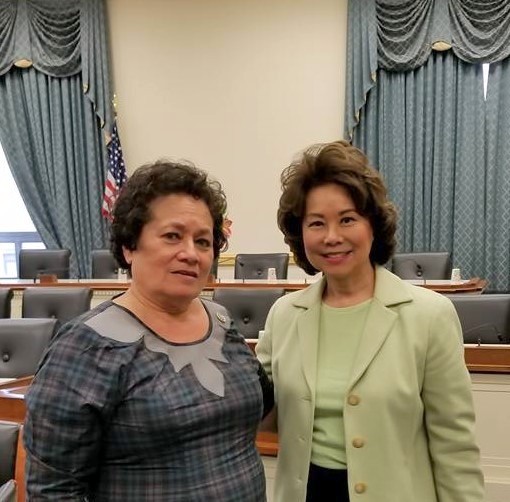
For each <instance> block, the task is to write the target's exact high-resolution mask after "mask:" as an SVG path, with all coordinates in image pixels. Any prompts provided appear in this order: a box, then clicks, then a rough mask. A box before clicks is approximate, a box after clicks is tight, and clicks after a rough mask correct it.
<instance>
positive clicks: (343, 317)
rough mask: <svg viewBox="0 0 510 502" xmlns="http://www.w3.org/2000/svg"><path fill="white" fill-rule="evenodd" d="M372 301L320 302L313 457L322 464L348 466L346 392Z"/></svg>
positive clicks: (312, 460)
mask: <svg viewBox="0 0 510 502" xmlns="http://www.w3.org/2000/svg"><path fill="white" fill-rule="evenodd" d="M371 302H372V300H371V299H370V300H367V301H365V302H363V303H360V304H359V305H355V306H353V307H343V308H335V307H329V306H328V305H325V304H324V303H323V304H322V306H321V313H320V326H319V347H318V353H317V357H318V364H317V387H316V393H315V418H314V424H313V438H312V457H311V462H312V463H313V464H315V465H319V466H321V467H326V468H329V469H346V468H347V464H346V455H345V432H344V418H343V415H344V401H345V394H346V390H347V382H348V380H349V376H350V373H351V367H352V362H353V360H354V357H355V356H356V352H357V349H358V344H359V340H360V337H361V334H362V332H363V328H364V326H365V321H366V318H367V313H368V310H369V308H370V304H371Z"/></svg>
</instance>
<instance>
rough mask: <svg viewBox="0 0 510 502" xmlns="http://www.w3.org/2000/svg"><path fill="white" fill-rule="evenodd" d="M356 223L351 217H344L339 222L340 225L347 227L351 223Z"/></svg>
mask: <svg viewBox="0 0 510 502" xmlns="http://www.w3.org/2000/svg"><path fill="white" fill-rule="evenodd" d="M355 221H356V219H355V218H353V217H352V216H344V217H343V218H342V219H341V220H340V223H341V224H342V225H349V224H351V223H354V222H355Z"/></svg>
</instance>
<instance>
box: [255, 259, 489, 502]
mask: <svg viewBox="0 0 510 502" xmlns="http://www.w3.org/2000/svg"><path fill="white" fill-rule="evenodd" d="M324 286H325V279H322V280H321V281H319V282H318V283H316V284H313V285H311V286H309V287H308V288H306V289H304V290H302V291H298V292H295V293H291V294H288V295H286V296H284V297H283V298H281V299H280V300H278V301H277V302H276V303H275V304H274V305H273V308H272V309H271V311H270V313H269V315H268V318H267V323H266V326H265V334H264V336H263V338H262V339H261V340H260V341H259V343H258V345H257V348H256V352H257V356H258V358H259V359H260V361H261V363H262V365H263V366H264V368H265V370H266V372H267V373H268V375H269V376H270V377H271V378H272V380H273V382H274V385H275V398H276V403H277V417H278V418H277V423H278V437H279V443H280V450H279V454H278V463H277V470H276V478H275V502H305V499H306V484H307V477H308V468H309V463H310V455H311V448H312V431H313V417H314V408H315V379H316V373H317V364H320V361H317V344H318V329H319V312H320V305H321V299H322V292H323V289H324ZM344 423H345V436H346V441H347V451H346V453H347V466H348V479H349V493H350V498H351V501H357V500H359V501H362V502H482V501H483V500H484V486H483V476H482V473H481V469H480V458H479V450H478V447H477V446H476V443H475V416H474V410H473V400H472V396H471V381H470V377H469V374H468V371H467V369H466V366H465V363H464V351H463V344H462V333H461V328H460V323H459V320H458V317H457V314H456V312H455V309H454V307H453V305H452V303H451V302H450V300H449V299H448V298H446V297H445V296H442V295H440V294H437V293H434V292H432V291H430V290H427V289H425V288H421V287H417V286H412V285H410V284H408V283H406V282H404V281H402V280H401V279H399V278H398V277H397V276H395V275H393V274H392V273H391V272H388V271H387V270H386V269H384V268H383V267H377V269H376V280H375V291H374V298H373V301H372V303H371V306H370V310H369V313H368V316H367V321H366V325H365V329H364V331H363V334H362V337H361V340H360V343H359V348H358V352H357V355H356V357H355V361H354V363H353V368H352V374H351V377H350V381H349V383H348V389H347V394H346V402H345V409H344Z"/></svg>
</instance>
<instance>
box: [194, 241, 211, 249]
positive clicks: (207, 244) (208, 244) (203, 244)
mask: <svg viewBox="0 0 510 502" xmlns="http://www.w3.org/2000/svg"><path fill="white" fill-rule="evenodd" d="M196 243H197V245H198V246H200V247H202V248H210V247H211V246H212V244H211V241H210V240H209V239H198V240H197V241H196Z"/></svg>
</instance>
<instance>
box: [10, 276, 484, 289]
mask: <svg viewBox="0 0 510 502" xmlns="http://www.w3.org/2000/svg"><path fill="white" fill-rule="evenodd" d="M313 282H316V280H313V281H306V280H304V279H303V280H275V281H266V280H242V279H231V280H221V281H219V282H209V283H207V284H206V285H205V287H204V291H213V290H215V289H218V288H250V289H268V288H283V289H285V291H297V290H300V289H304V288H306V287H307V286H309V285H310V284H312V283H313ZM409 282H412V283H413V284H415V285H417V286H421V287H424V288H427V289H432V290H433V291H437V292H439V293H482V292H483V291H484V289H485V288H486V287H487V281H486V280H485V279H480V278H479V277H474V278H472V279H469V280H467V281H461V282H457V283H455V282H452V281H431V280H428V281H427V280H416V281H409ZM129 285H130V282H129V281H128V282H123V281H115V280H110V279H59V280H58V281H57V282H54V283H49V284H48V283H42V284H41V283H40V282H34V281H31V280H26V279H18V280H16V279H6V280H0V287H5V288H10V289H13V290H15V291H23V290H24V289H26V288H29V287H30V288H33V287H36V288H37V287H49V286H50V287H57V288H73V287H82V288H84V287H85V288H90V289H92V290H93V291H125V290H126V289H128V288H129Z"/></svg>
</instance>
